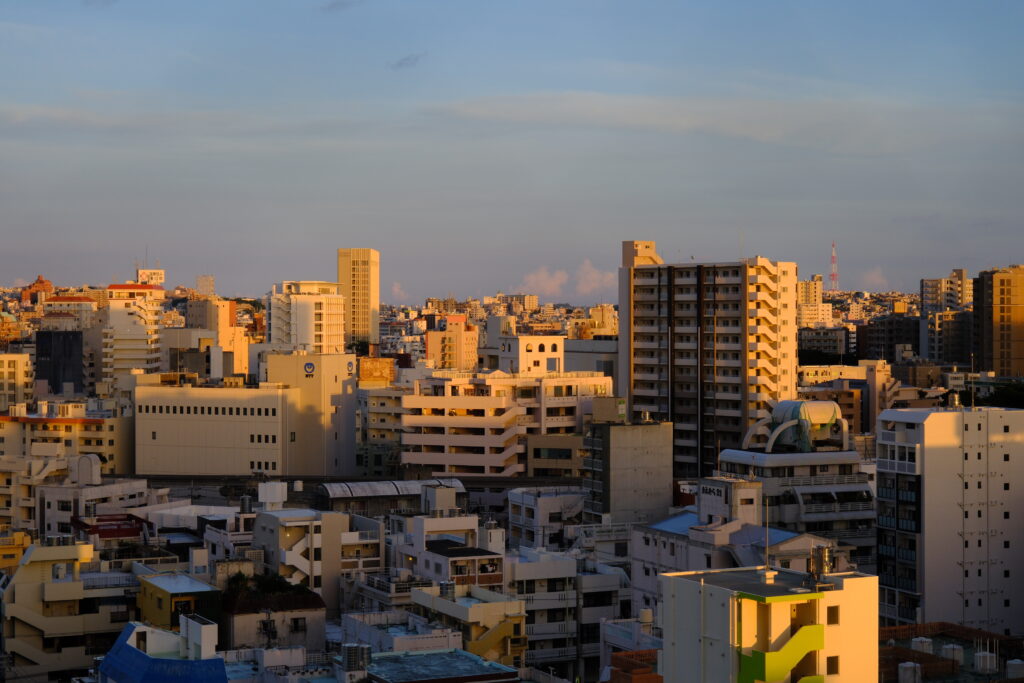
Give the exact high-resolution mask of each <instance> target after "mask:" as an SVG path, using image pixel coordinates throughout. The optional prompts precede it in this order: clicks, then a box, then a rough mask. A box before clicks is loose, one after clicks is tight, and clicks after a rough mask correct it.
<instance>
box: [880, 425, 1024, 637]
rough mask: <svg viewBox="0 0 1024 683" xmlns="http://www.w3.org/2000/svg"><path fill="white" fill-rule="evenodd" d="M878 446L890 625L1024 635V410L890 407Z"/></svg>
mask: <svg viewBox="0 0 1024 683" xmlns="http://www.w3.org/2000/svg"><path fill="white" fill-rule="evenodd" d="M876 443H877V448H878V554H879V566H878V574H879V582H880V584H881V595H880V599H881V606H880V610H881V617H882V619H883V623H885V624H902V623H922V622H929V621H948V622H953V623H957V624H963V625H964V626H969V627H972V628H977V629H982V630H986V631H992V632H993V633H1006V634H1020V633H1024V583H1022V582H1021V578H1022V577H1021V576H1020V572H1021V571H1024V570H1022V568H1024V526H1022V525H1021V520H1022V519H1024V496H1021V492H1020V491H1019V490H1018V487H1020V486H1024V410H1007V409H1002V408H978V409H959V410H958V409H932V410H914V409H906V410H886V411H884V412H883V413H882V415H881V416H880V417H879V419H878V432H877V442H876Z"/></svg>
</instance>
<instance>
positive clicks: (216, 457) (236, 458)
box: [135, 353, 356, 477]
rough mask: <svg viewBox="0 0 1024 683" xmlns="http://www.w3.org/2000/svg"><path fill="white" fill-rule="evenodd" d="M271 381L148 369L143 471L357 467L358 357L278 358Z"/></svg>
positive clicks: (139, 433) (140, 408)
mask: <svg viewBox="0 0 1024 683" xmlns="http://www.w3.org/2000/svg"><path fill="white" fill-rule="evenodd" d="M267 361H268V370H267V374H268V379H269V380H270V381H268V382H261V383H260V384H259V385H258V386H246V385H245V384H243V383H242V382H241V380H234V379H228V380H225V382H224V384H223V385H200V384H198V382H197V381H196V379H195V377H194V376H182V375H177V374H165V375H160V374H154V375H143V376H140V377H139V378H138V384H137V386H136V388H135V404H136V439H135V441H136V458H135V462H136V472H137V473H138V474H148V475H181V474H195V475H201V476H216V475H250V474H252V473H253V472H262V473H265V474H267V475H269V476H284V477H302V476H337V475H344V474H348V473H350V471H352V470H354V468H355V426H354V420H355V399H356V396H355V380H354V377H353V375H354V366H355V357H354V356H351V355H347V354H302V353H293V354H270V355H269V356H268V359H267Z"/></svg>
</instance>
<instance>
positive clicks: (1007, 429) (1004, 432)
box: [1003, 425, 1010, 434]
mask: <svg viewBox="0 0 1024 683" xmlns="http://www.w3.org/2000/svg"><path fill="white" fill-rule="evenodd" d="M1009 433H1010V425H1003V434H1009Z"/></svg>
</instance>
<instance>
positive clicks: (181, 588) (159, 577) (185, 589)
mask: <svg viewBox="0 0 1024 683" xmlns="http://www.w3.org/2000/svg"><path fill="white" fill-rule="evenodd" d="M139 578H140V579H144V580H146V581H148V582H149V583H151V584H153V585H154V586H156V587H157V588H160V589H161V590H165V591H167V592H168V593H203V592H206V591H215V590H217V589H216V588H214V587H213V586H211V585H209V584H206V583H203V582H202V581H197V580H196V579H193V578H192V577H191V576H189V575H188V574H148V575H145V576H140V577H139Z"/></svg>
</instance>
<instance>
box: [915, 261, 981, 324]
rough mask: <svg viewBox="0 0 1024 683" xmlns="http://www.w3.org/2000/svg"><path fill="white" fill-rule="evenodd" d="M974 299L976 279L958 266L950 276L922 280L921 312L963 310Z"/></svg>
mask: <svg viewBox="0 0 1024 683" xmlns="http://www.w3.org/2000/svg"><path fill="white" fill-rule="evenodd" d="M972 301H974V280H972V279H971V278H969V277H967V271H966V270H964V269H963V268H957V269H956V270H954V271H953V272H951V273H950V274H949V277H940V278H931V279H922V280H921V312H922V313H930V312H933V311H947V310H951V309H952V310H962V309H964V308H966V307H968V306H970V305H971V302H972Z"/></svg>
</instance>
